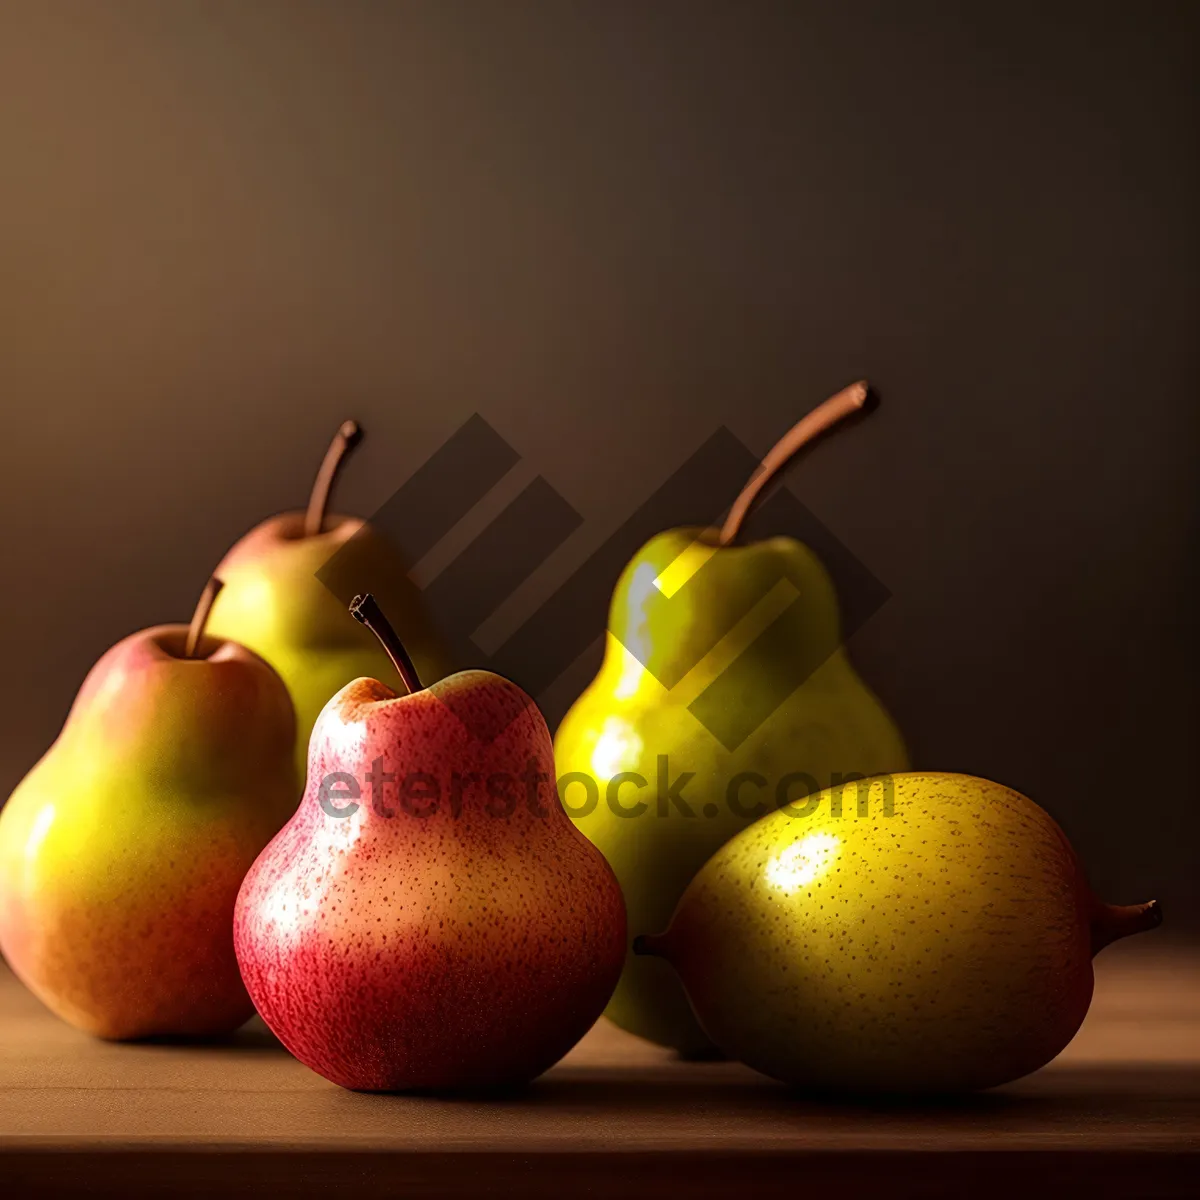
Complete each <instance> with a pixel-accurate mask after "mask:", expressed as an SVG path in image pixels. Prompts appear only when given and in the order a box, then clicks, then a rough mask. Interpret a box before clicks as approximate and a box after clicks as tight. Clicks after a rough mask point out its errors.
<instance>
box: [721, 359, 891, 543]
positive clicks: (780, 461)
mask: <svg viewBox="0 0 1200 1200" xmlns="http://www.w3.org/2000/svg"><path fill="white" fill-rule="evenodd" d="M867 395H868V388H867V381H866V380H865V379H860V380H859V381H858V383H852V384H851V385H850V386H849V387H848V388H843V389H842V390H841V391H840V392H838V394H837V395H836V396H830V397H829V399H828V400H826V401H825V403H824V404H818V405H817V407H816V408H814V409H813V410H812V412H810V413H809V414H808V416H806V417H802V418H801V419H800V420H799V421H797V422H796V424H795V425H793V426H792V427H791V429H789V430H788V431H787V433H785V434H784V435H783V437H781V438H780V439H779V441H777V442H776V443H775V445H774V446H772V447H771V449H770V451H769V452H768V453H767V457H766V458H764V459H763V460H762V462H761V463H760V464H759V466H758V470H756V471H755V472H754V474H753V475H751V476H750V480H749V482H748V483H747V484H746V486H745V487H744V488H742V490H741V493H740V494H739V496H738V498H737V499H736V500H735V501H734V502H733V507H732V508H731V509H730V510H729V516H727V517H726V518H725V524H724V525H722V526H721V537H720V541H721V545H722V546H728V545H729V543H730V542H732V541H733V540H734V538H736V537H737V535H738V533H739V531H740V530H741V528H742V523H743V522H744V521H745V519H746V515H747V513H749V511H750V508H751V506H752V505H753V504H754V502H755V500H757V499H758V497H759V495H760V494H761V492H762V490H763V488H765V487H766V486H767V484H768V483H770V482H771V480H772V479H773V478H774V477H775V476H776V475H777V474H778V473H779V471H780V470H781V469H782V468H783V467H784V465H785V464H786V463H787V461H788V460H789V459H790V458H791V457H792V456H793V455H794V454H795V453H796V451H797V450H799V449H800V448H801V446H804V445H807V443H809V442H811V441H812V440H813V438H815V437H817V436H818V434H822V433H824V432H825V430H826V429H828V428H829V427H830V426H831V425H836V424H837V422H838V421H840V420H842V418H843V417H848V416H849V415H850V414H851V413H853V412H858V411H859V409H861V408H862V406H863V405H864V404H866V402H867Z"/></svg>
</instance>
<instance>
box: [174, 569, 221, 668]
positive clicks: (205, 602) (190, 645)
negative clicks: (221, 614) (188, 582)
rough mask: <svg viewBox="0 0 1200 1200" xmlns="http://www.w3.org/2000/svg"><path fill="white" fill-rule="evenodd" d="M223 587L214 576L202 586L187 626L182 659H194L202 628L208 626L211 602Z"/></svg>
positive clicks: (202, 634) (202, 632)
mask: <svg viewBox="0 0 1200 1200" xmlns="http://www.w3.org/2000/svg"><path fill="white" fill-rule="evenodd" d="M224 586H225V585H224V584H223V583H222V582H221V581H220V580H219V579H218V578H217V577H216V576H215V575H214V576H212V578H211V579H209V581H208V582H207V583H206V584H205V585H204V591H202V592H201V593H200V599H199V600H198V601H197V602H196V611H195V612H193V613H192V620H191V624H189V625H188V631H187V641H186V642H185V643H184V647H183V657H184V658H195V657H196V647H197V646H199V645H200V639H201V638H202V637H203V636H204V626H205V625H207V624H208V614H209V613H211V612H212V606H213V601H214V600H216V598H217V593H218V592H220V590H221V589H222V588H223V587H224Z"/></svg>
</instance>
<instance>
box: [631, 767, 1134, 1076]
mask: <svg viewBox="0 0 1200 1200" xmlns="http://www.w3.org/2000/svg"><path fill="white" fill-rule="evenodd" d="M891 784H892V788H893V798H892V806H893V815H891V816H888V815H886V805H885V799H886V781H878V780H877V781H872V783H871V785H870V791H869V793H868V792H867V785H865V784H864V785H861V793H860V791H859V789H858V788H856V786H855V785H854V784H849V785H847V786H846V787H845V789H844V793H843V798H842V814H841V816H836V815H834V795H833V793H832V792H825V793H822V794H821V796H820V797H819V802H818V804H817V805H816V808H815V811H814V812H813V813H812V815H811V816H792V815H789V813H788V811H787V810H780V811H778V812H776V813H772V814H771V815H769V816H767V817H764V818H763V819H762V820H760V821H758V822H757V823H756V824H754V825H752V826H751V827H750V828H749V829H747V830H745V831H744V832H743V833H741V834H740V835H738V836H737V837H736V838H734V839H733V840H732V841H731V842H729V843H728V845H726V846H724V847H723V848H722V849H721V850H720V851H719V852H718V853H717V854H716V855H714V856H713V858H712V859H711V860H710V861H709V862H708V863H707V864H706V865H705V867H704V868H703V870H702V871H700V873H699V874H698V875H697V876H696V878H695V879H694V880H693V882H692V883H691V885H690V886H689V887H688V889H687V891H686V892H685V893H684V896H683V898H682V900H681V901H680V903H679V907H678V909H677V911H676V914H675V917H674V920H673V922H672V923H671V927H670V930H669V932H668V933H667V934H666V935H665V936H663V937H661V938H651V939H648V940H649V941H650V942H651V943H654V946H653V949H652V950H651V952H652V953H658V954H662V955H663V956H664V957H666V958H668V959H669V961H670V962H671V963H672V964H673V965H674V967H675V968H676V970H677V971H678V972H679V974H680V976H681V977H682V979H683V981H684V984H685V986H686V989H687V992H688V996H689V999H690V1000H691V1003H692V1006H693V1008H694V1009H695V1012H696V1014H697V1016H698V1018H699V1020H700V1023H701V1024H702V1026H703V1027H704V1029H705V1030H706V1031H707V1033H708V1034H709V1036H710V1037H711V1038H712V1039H713V1040H714V1042H716V1044H717V1045H718V1046H720V1047H721V1049H722V1050H724V1051H725V1052H726V1053H727V1054H729V1055H730V1056H731V1057H734V1058H737V1059H740V1060H741V1061H743V1062H745V1063H748V1064H749V1065H750V1066H752V1067H754V1068H756V1069H757V1070H759V1071H762V1072H764V1073H765V1074H767V1075H771V1076H773V1077H774V1078H776V1079H780V1080H783V1081H785V1082H788V1083H793V1084H798V1085H801V1086H803V1087H806V1088H812V1089H815V1090H821V1091H825V1090H829V1091H838V1092H868V1093H869V1092H894V1093H909V1094H911V1093H930V1092H934V1093H937V1092H960V1091H969V1090H974V1089H978V1088H987V1087H992V1086H995V1085H998V1084H1002V1083H1005V1082H1007V1081H1009V1080H1012V1079H1016V1078H1018V1077H1019V1076H1022V1075H1025V1074H1028V1073H1029V1072H1030V1071H1034V1070H1036V1069H1037V1068H1038V1067H1041V1066H1042V1065H1043V1064H1045V1063H1047V1062H1049V1061H1050V1059H1052V1058H1053V1057H1054V1056H1055V1055H1056V1054H1058V1053H1059V1051H1060V1050H1062V1049H1063V1047H1064V1046H1066V1044H1067V1043H1068V1042H1069V1041H1070V1040H1071V1038H1072V1037H1073V1036H1074V1034H1075V1032H1076V1030H1077V1029H1078V1028H1079V1026H1080V1024H1081V1023H1082V1021H1083V1019H1084V1016H1085V1014H1086V1013H1087V1010H1088V1005H1089V1003H1090V1000H1091V995H1092V965H1091V959H1092V952H1093V940H1092V938H1093V934H1092V926H1093V921H1094V920H1095V919H1096V917H1097V914H1098V913H1099V912H1100V910H1101V909H1104V908H1105V907H1106V906H1102V905H1099V903H1098V901H1096V900H1095V898H1094V897H1093V896H1092V893H1091V891H1090V890H1089V888H1088V886H1087V883H1086V881H1085V878H1084V873H1083V870H1082V868H1081V867H1080V864H1079V861H1078V859H1077V858H1076V856H1075V853H1074V851H1073V850H1072V849H1071V846H1070V845H1069V843H1068V842H1067V839H1066V837H1065V835H1064V834H1063V833H1062V831H1061V830H1060V829H1059V827H1058V826H1057V825H1056V824H1055V822H1054V821H1053V820H1052V819H1051V817H1050V816H1049V815H1048V814H1047V813H1046V812H1045V811H1044V810H1043V809H1041V808H1039V807H1038V806H1037V805H1036V804H1034V803H1033V802H1032V801H1031V800H1028V799H1026V798H1025V797H1024V796H1022V795H1020V794H1019V793H1017V792H1014V791H1011V790H1009V789H1008V788H1005V787H1002V786H1000V785H999V784H995V783H990V782H988V781H986V780H983V779H976V778H974V777H971V776H966V775H950V774H917V773H913V774H901V775H896V776H893V777H892V780H891ZM860 794H861V795H862V796H866V797H867V798H868V811H867V815H866V816H860V815H859V797H860ZM1110 911H1117V910H1110ZM1104 940H1106V939H1101V940H1100V943H1098V944H1102V943H1103V941H1104Z"/></svg>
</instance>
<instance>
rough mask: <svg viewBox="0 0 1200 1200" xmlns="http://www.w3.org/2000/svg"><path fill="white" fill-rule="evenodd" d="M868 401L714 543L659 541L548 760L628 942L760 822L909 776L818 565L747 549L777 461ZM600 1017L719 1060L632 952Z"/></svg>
mask: <svg viewBox="0 0 1200 1200" xmlns="http://www.w3.org/2000/svg"><path fill="white" fill-rule="evenodd" d="M866 396H867V389H866V386H865V385H863V384H859V385H855V386H854V387H852V388H848V389H846V390H845V391H844V392H841V393H839V394H838V395H837V396H835V397H833V398H832V399H831V400H829V401H826V403H825V404H823V405H821V406H820V407H818V408H817V409H815V410H814V411H813V412H811V413H810V414H809V415H808V416H807V417H806V418H805V419H804V420H803V421H801V422H800V423H799V424H798V425H797V426H795V428H794V429H793V430H792V431H790V433H789V434H788V435H787V436H786V437H785V438H784V439H783V440H782V441H781V442H780V443H779V444H778V445H777V446H776V447H775V449H774V450H772V452H771V453H770V454H769V455H768V456H767V458H766V459H765V460H764V462H763V465H762V467H761V468H760V469H759V471H758V472H757V473H756V474H755V476H754V478H753V479H752V480H751V482H750V483H749V484H748V485H747V488H746V490H745V491H743V493H742V495H741V496H739V498H738V500H737V501H736V503H735V504H734V506H733V508H732V509H731V510H730V515H729V518H728V520H727V521H726V522H725V525H724V527H723V528H722V530H721V531H720V532H719V533H717V532H715V531H711V530H705V529H699V528H696V529H676V530H671V531H669V532H667V533H663V534H659V535H658V536H657V537H654V538H652V539H651V540H650V541H649V542H648V543H647V544H646V545H645V546H643V547H642V549H641V550H640V551H639V552H638V554H637V555H636V556H635V557H634V558H633V560H632V561H631V562H630V563H629V565H628V566H627V567H626V568H625V570H624V572H623V573H622V575H621V577H620V580H619V581H618V583H617V587H616V592H615V594H614V596H613V600H612V607H611V613H610V619H609V632H608V635H607V647H606V651H605V656H604V661H603V664H602V666H601V668H600V671H599V674H598V675H597V676H596V678H595V679H594V680H593V682H592V683H591V684H590V685H589V687H588V688H587V690H586V691H585V692H584V693H583V694H582V695H581V696H580V697H579V699H578V700H577V701H576V702H575V704H574V706H573V707H572V708H571V710H570V712H569V713H568V714H567V716H566V717H565V718H564V720H563V722H562V724H561V725H560V727H559V729H558V733H557V736H556V738H555V744H554V749H555V761H556V765H557V769H558V772H559V780H560V787H561V788H562V791H563V796H564V803H566V804H567V805H568V808H569V811H571V812H572V814H573V815H574V817H575V820H576V823H577V825H578V827H579V828H580V829H581V830H582V831H583V832H584V833H585V834H586V835H587V836H588V837H589V838H590V839H591V840H592V841H593V842H594V843H595V844H596V846H598V847H599V849H600V850H601V851H602V852H603V854H604V855H605V857H606V858H607V859H608V861H609V863H610V864H611V865H612V868H613V870H614V871H615V873H616V875H617V878H618V879H619V880H620V883H621V888H622V890H623V892H624V894H625V903H626V906H627V909H628V913H629V928H630V931H631V934H636V933H645V932H648V931H654V930H659V929H662V928H664V927H665V925H666V923H667V921H668V920H669V919H670V916H671V913H672V912H673V911H674V908H675V904H676V902H677V901H678V899H679V897H680V896H681V895H682V893H683V891H684V889H685V888H686V887H687V885H688V883H689V882H690V881H691V879H692V877H693V876H694V875H695V873H696V872H697V871H698V870H699V869H700V867H701V866H703V864H704V863H705V862H706V861H707V860H708V858H709V857H710V856H711V855H712V854H713V853H714V852H715V851H716V850H717V849H718V848H719V847H720V846H721V845H723V844H724V843H725V842H726V841H728V840H729V839H730V838H731V837H733V836H734V835H735V834H737V833H738V832H740V831H741V830H742V829H744V828H745V827H746V826H747V825H748V824H750V823H751V822H752V821H754V820H756V819H757V818H758V817H760V816H762V815H763V814H764V813H766V812H768V811H770V810H771V809H774V808H776V807H778V806H779V805H780V804H782V803H786V802H789V801H794V800H795V799H796V798H797V797H798V796H803V795H804V794H806V793H808V792H816V791H819V790H820V788H822V787H826V786H829V785H830V784H833V783H837V782H838V781H839V780H843V779H847V778H856V777H862V776H866V775H875V774H878V773H880V772H884V771H893V770H904V769H905V768H906V767H907V765H908V763H907V758H906V754H905V749H904V745H903V742H902V741H901V738H900V735H899V733H898V732H897V730H896V727H895V726H894V725H893V723H892V721H891V719H890V718H889V716H888V714H887V713H886V711H885V710H884V708H883V706H882V705H881V704H880V702H879V701H878V700H877V699H876V697H875V696H874V695H873V694H872V693H871V691H870V690H869V689H868V688H867V686H866V685H865V684H864V683H863V681H862V680H861V679H860V678H859V676H858V675H857V674H856V673H855V672H854V669H853V668H852V666H851V665H850V662H849V660H848V658H847V657H846V654H845V652H844V650H843V649H842V648H841V646H840V628H839V620H838V607H837V596H836V594H835V591H834V587H833V584H832V582H831V580H830V578H829V575H828V574H827V572H826V571H825V569H824V567H823V566H822V565H821V563H820V561H819V560H818V558H817V557H816V555H815V554H814V553H813V552H812V551H811V550H809V549H808V547H806V546H804V545H802V544H801V543H799V542H797V541H796V540H794V539H792V538H785V537H777V538H772V539H770V540H767V541H763V542H759V543H756V544H752V545H746V546H740V545H738V544H736V539H737V535H738V532H739V529H740V526H741V522H742V520H743V519H744V517H745V515H746V513H747V511H748V510H749V508H750V506H751V504H752V503H753V501H754V500H755V498H756V497H757V495H758V494H759V492H760V491H761V490H762V488H763V487H764V486H765V485H766V483H767V482H768V481H769V480H770V478H771V477H772V476H773V475H774V474H775V473H776V472H777V471H778V469H779V468H780V467H781V466H782V465H783V463H785V462H786V461H787V460H788V459H789V458H790V457H791V456H792V455H793V454H794V453H795V451H796V450H797V449H799V447H800V446H802V445H803V444H805V443H806V442H807V441H809V440H810V439H811V438H812V437H814V436H815V435H816V434H817V433H819V432H821V431H822V430H824V429H826V428H828V427H829V426H830V425H832V424H833V423H834V422H835V421H837V420H839V419H840V418H841V417H843V416H846V415H848V414H849V413H851V412H854V411H856V410H857V409H858V408H860V407H861V406H862V404H863V402H864V400H865V399H866ZM742 614H747V615H745V616H744V617H742ZM739 618H741V619H739ZM731 625H732V628H731ZM606 1013H607V1015H608V1016H609V1017H610V1018H611V1019H612V1020H613V1021H615V1022H616V1023H617V1024H618V1025H620V1026H622V1027H623V1028H625V1029H627V1030H629V1031H630V1032H631V1033H635V1034H638V1035H640V1036H642V1037H645V1038H648V1039H650V1040H652V1041H655V1042H659V1043H661V1044H663V1045H668V1046H673V1047H675V1048H676V1049H678V1050H679V1051H681V1052H682V1053H684V1054H685V1055H700V1054H704V1053H706V1052H711V1049H712V1047H711V1043H710V1042H709V1040H708V1038H707V1037H706V1036H705V1035H704V1033H703V1032H702V1030H701V1029H700V1027H699V1025H698V1024H697V1023H696V1020H695V1017H694V1016H693V1015H692V1012H691V1009H690V1008H689V1007H688V1004H687V999H686V997H685V995H684V993H683V990H682V988H681V987H680V985H679V981H678V979H677V978H676V977H675V975H674V973H673V972H672V971H671V970H670V968H669V967H668V966H667V965H666V964H665V963H663V962H659V961H656V960H654V959H649V958H635V957H633V956H632V955H630V956H629V957H628V958H627V961H626V967H625V971H624V973H623V974H622V976H621V981H620V983H619V985H618V987H617V990H616V993H615V994H614V996H613V999H612V1001H611V1002H610V1004H609V1006H608V1008H607V1010H606Z"/></svg>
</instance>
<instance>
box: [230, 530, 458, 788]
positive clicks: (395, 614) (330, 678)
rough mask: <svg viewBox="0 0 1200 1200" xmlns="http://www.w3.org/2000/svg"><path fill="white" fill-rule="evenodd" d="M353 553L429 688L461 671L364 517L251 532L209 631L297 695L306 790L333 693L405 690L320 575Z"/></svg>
mask: <svg viewBox="0 0 1200 1200" xmlns="http://www.w3.org/2000/svg"><path fill="white" fill-rule="evenodd" d="M348 546H349V547H350V548H351V552H352V553H353V558H354V562H353V568H350V567H347V568H346V573H347V574H353V575H354V576H355V577H356V579H357V580H358V581H359V582H362V583H363V584H364V586H365V585H367V584H369V585H370V586H371V587H372V588H373V590H374V591H376V592H377V593H378V594H379V596H380V597H381V599H382V600H383V601H384V603H385V605H386V607H387V611H388V612H389V613H390V614H391V618H392V620H393V622H394V623H395V625H396V628H397V630H398V632H399V633H400V636H401V637H402V638H403V639H404V644H405V646H406V647H407V649H408V651H409V653H410V654H411V655H412V658H413V662H414V663H415V664H416V667H417V671H418V673H419V675H420V677H421V680H422V682H423V683H425V684H430V683H432V682H433V681H434V680H437V679H441V678H442V677H443V676H444V675H446V674H448V673H449V672H450V671H452V670H453V669H454V665H453V663H452V660H451V657H450V655H449V654H448V653H447V652H446V650H445V649H444V647H443V646H442V644H441V641H440V640H439V638H438V636H437V634H436V631H435V630H434V628H433V625H432V623H431V622H430V620H429V617H428V614H427V613H426V612H425V611H424V609H423V608H422V606H421V603H420V595H419V593H418V592H417V591H416V590H415V589H413V588H411V587H405V586H403V581H402V580H400V579H396V578H395V577H396V575H397V573H398V572H401V565H400V564H399V563H398V560H397V558H396V553H395V551H394V550H392V549H391V548H390V546H389V545H388V544H387V543H386V542H384V541H383V540H382V539H381V538H380V537H379V535H378V534H377V533H375V532H374V531H373V530H372V529H371V528H370V527H369V526H366V523H365V522H364V521H363V520H361V519H360V518H359V517H347V516H334V515H330V516H329V517H327V518H326V521H325V525H324V528H323V529H322V530H321V532H320V533H317V534H313V535H312V536H309V537H306V536H304V513H302V512H286V513H281V514H280V515H279V516H276V517H271V518H270V519H268V520H266V521H263V522H262V523H261V524H260V525H257V526H255V528H254V529H252V530H250V532H249V533H247V534H246V535H245V536H244V537H243V538H242V539H241V540H240V541H239V542H237V543H236V545H234V546H233V547H232V548H231V549H230V550H229V551H228V553H226V555H225V557H224V558H223V559H222V560H221V563H220V565H219V566H218V567H217V570H216V572H215V574H216V575H217V576H218V577H219V578H220V579H221V580H222V581H223V582H224V585H225V586H224V587H223V588H222V590H221V592H220V594H219V595H218V596H217V599H216V602H215V603H214V604H213V609H212V614H211V616H210V617H209V619H208V630H209V632H210V633H212V634H215V635H216V636H218V637H225V638H232V639H233V640H234V641H238V642H241V643H242V644H243V645H245V646H249V647H250V649H251V650H253V651H254V652H255V653H256V654H260V655H262V657H263V658H265V659H266V660H267V662H269V663H270V664H271V665H272V666H273V667H274V668H275V670H276V671H278V672H279V674H280V676H281V677H282V679H283V681H284V683H286V684H287V686H288V690H289V691H290V692H291V695H292V701H293V703H294V704H295V707H296V733H297V736H296V768H297V776H298V779H299V783H298V785H297V786H298V787H302V786H303V784H304V774H305V767H306V764H307V760H308V743H309V736H310V734H311V733H312V727H313V724H314V722H315V721H316V719H317V716H318V714H319V713H320V712H321V709H322V708H324V707H325V704H326V703H327V702H328V700H329V699H330V697H331V696H333V694H334V693H335V692H337V691H338V690H339V689H341V688H343V687H345V686H346V684H348V683H350V682H351V681H353V680H355V679H358V678H360V677H362V676H369V677H371V678H376V679H381V680H383V681H384V682H385V683H387V684H389V685H393V686H396V687H399V686H400V678H399V676H398V675H397V674H396V672H395V668H394V667H393V666H392V664H391V662H390V661H389V659H388V657H387V655H386V654H385V653H384V652H383V650H382V649H381V647H380V645H379V642H378V641H376V639H375V637H374V636H373V635H372V634H371V633H370V632H369V631H368V630H366V629H364V628H363V627H362V626H361V625H359V624H358V623H357V622H355V621H348V620H347V619H346V605H345V603H344V602H343V600H340V599H339V598H338V597H337V596H335V595H334V594H333V593H332V592H331V591H330V590H329V589H328V588H327V587H326V586H325V585H324V584H323V583H322V582H321V581H320V580H319V579H318V578H317V572H318V571H320V570H321V568H322V567H324V566H325V565H326V564H327V563H328V562H329V561H330V559H332V558H333V557H334V556H335V555H336V554H338V553H339V551H343V550H345V548H346V547H348Z"/></svg>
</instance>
